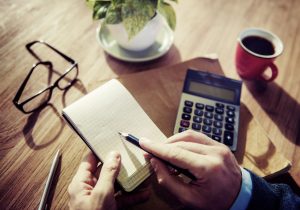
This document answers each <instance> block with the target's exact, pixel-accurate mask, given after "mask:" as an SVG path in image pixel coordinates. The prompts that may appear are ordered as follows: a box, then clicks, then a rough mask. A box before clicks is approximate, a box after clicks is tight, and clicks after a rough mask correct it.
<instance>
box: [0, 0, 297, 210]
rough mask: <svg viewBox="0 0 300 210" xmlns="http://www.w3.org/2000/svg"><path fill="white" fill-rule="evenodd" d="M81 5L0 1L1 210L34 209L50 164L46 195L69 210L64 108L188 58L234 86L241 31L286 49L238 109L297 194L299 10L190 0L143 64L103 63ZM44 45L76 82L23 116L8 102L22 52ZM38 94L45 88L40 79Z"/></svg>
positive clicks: (78, 145) (288, 0) (21, 70)
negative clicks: (269, 144) (207, 61)
mask: <svg viewBox="0 0 300 210" xmlns="http://www.w3.org/2000/svg"><path fill="white" fill-rule="evenodd" d="M84 2H85V1H84V0H77V1H75V0H73V1H58V0H54V1H51V3H45V2H44V1H38V0H29V1H22V2H20V1H9V2H7V1H2V2H1V3H0V11H1V13H0V19H1V24H0V28H1V30H0V43H1V49H0V58H1V62H0V78H1V84H0V87H1V88H0V97H1V100H0V107H1V114H0V122H1V125H0V142H1V146H0V177H1V181H0V208H1V209H34V208H37V206H38V204H39V201H40V198H41V195H42V191H43V189H44V182H45V180H46V177H47V175H48V172H49V168H50V165H51V161H52V158H53V156H54V154H55V152H56V151H57V149H58V148H61V150H62V153H63V157H62V163H61V165H60V167H59V177H58V178H57V179H56V180H55V181H56V185H55V186H53V189H54V190H52V192H51V193H52V196H51V197H52V206H51V208H57V209H65V208H66V207H67V201H68V195H67V191H66V190H67V186H68V184H69V183H70V181H71V179H72V177H73V175H74V173H75V171H76V170H77V166H78V164H79V162H80V161H81V159H82V157H83V155H84V154H85V152H86V151H87V147H86V146H85V145H84V143H83V142H82V141H81V140H79V137H78V136H77V135H76V134H75V133H74V132H72V130H71V129H70V128H69V127H68V126H67V125H66V123H65V122H64V121H63V119H62V118H61V116H60V113H61V110H62V108H63V107H65V106H67V105H68V104H70V103H72V102H73V101H74V100H76V99H78V98H80V97H81V96H83V95H84V94H86V93H87V92H90V91H91V90H93V89H94V88H96V87H97V86H99V85H101V84H102V83H103V81H105V80H107V79H110V78H114V77H117V76H118V75H122V74H128V73H134V72H137V71H142V70H147V69H151V68H155V67H160V66H163V65H171V64H175V63H178V62H181V61H184V60H187V59H191V58H193V57H198V56H201V55H205V54H209V53H217V54H218V56H219V59H220V62H221V64H222V67H223V69H224V71H225V74H226V75H227V76H230V77H233V78H239V77H238V75H237V73H236V70H235V66H234V55H235V47H236V38H237V36H238V34H239V32H240V31H241V30H243V29H244V28H247V27H261V28H265V29H268V30H271V31H273V32H274V33H276V34H277V35H278V36H279V37H280V38H281V39H282V41H283V43H284V45H285V49H284V53H283V55H282V56H281V57H279V58H278V59H277V61H276V64H277V66H278V68H279V76H278V78H277V79H276V80H275V82H273V83H272V84H269V86H268V88H267V89H266V90H265V91H259V92H258V91H255V90H253V89H252V88H250V87H249V86H248V87H247V86H244V88H243V95H242V100H243V102H244V103H245V104H246V105H247V107H248V108H249V110H250V111H251V112H252V114H253V115H254V117H255V118H257V119H258V121H259V122H260V123H261V125H262V127H263V128H264V129H265V131H266V133H267V135H268V136H269V138H270V139H271V140H272V141H273V142H274V144H275V145H276V146H277V147H278V148H280V150H281V151H282V153H283V154H284V155H285V157H287V158H288V159H289V160H290V161H292V163H293V167H292V169H291V174H292V176H293V178H294V179H295V181H296V182H297V183H298V185H300V77H299V66H300V47H299V46H300V21H299V20H300V1H298V0H285V1H280V0H268V1H267V0H266V1H263V2H262V1H254V0H248V1H241V0H226V1H225V0H220V1H209V0H201V1H199V0H188V1H183V0H182V1H180V3H179V4H178V5H176V6H175V8H176V11H177V18H178V22H177V28H176V31H175V41H174V45H173V46H172V48H171V50H170V51H169V53H168V54H167V55H165V56H164V57H162V58H160V59H158V60H156V61H153V62H148V63H146V64H130V63H126V62H121V61H118V60H115V59H114V58H111V57H109V56H107V55H106V54H105V53H104V52H103V50H102V49H101V47H100V46H99V44H98V43H97V41H96V32H95V31H96V27H97V26H98V22H93V21H92V18H91V11H90V10H89V9H88V8H87V7H86V6H85V3H84ZM36 39H42V40H45V41H47V42H48V43H50V44H52V45H53V46H55V47H57V48H58V49H59V50H61V51H63V52H64V53H66V54H67V55H69V56H70V57H72V58H74V59H75V60H76V61H77V62H78V63H79V72H80V73H79V79H80V80H79V81H78V82H77V83H76V84H75V85H74V86H73V87H71V88H70V89H69V90H68V91H65V92H62V91H59V90H58V89H56V90H54V92H53V96H52V99H51V104H52V105H51V106H48V107H46V108H45V109H43V110H42V111H40V112H37V113H34V114H30V115H24V114H22V113H21V112H20V111H18V110H17V109H16V108H15V107H14V106H13V104H12V99H13V97H14V95H15V93H16V91H17V89H18V87H19V85H20V83H21V82H22V81H23V80H24V78H25V76H26V75H27V73H28V71H29V69H30V68H31V66H32V64H33V63H35V62H36V59H35V58H34V57H33V56H32V55H30V54H29V53H28V52H27V51H26V49H25V47H24V46H25V44H26V43H28V42H30V41H32V40H36ZM34 83H35V84H37V85H42V84H43V81H41V79H40V78H39V77H38V79H36V80H34Z"/></svg>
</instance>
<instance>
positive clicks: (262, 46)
mask: <svg viewBox="0 0 300 210" xmlns="http://www.w3.org/2000/svg"><path fill="white" fill-rule="evenodd" d="M242 44H243V45H244V46H245V47H246V48H247V49H249V50H250V51H252V52H254V53H256V54H259V55H273V54H274V53H275V48H274V46H273V44H272V42H270V41H269V40H267V39H265V38H263V37H260V36H247V37H245V38H244V39H242Z"/></svg>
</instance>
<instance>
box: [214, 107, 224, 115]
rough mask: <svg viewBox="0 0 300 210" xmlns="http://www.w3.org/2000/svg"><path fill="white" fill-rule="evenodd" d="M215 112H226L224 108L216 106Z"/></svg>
mask: <svg viewBox="0 0 300 210" xmlns="http://www.w3.org/2000/svg"><path fill="white" fill-rule="evenodd" d="M215 112H216V113H217V114H224V109H221V108H216V109H215Z"/></svg>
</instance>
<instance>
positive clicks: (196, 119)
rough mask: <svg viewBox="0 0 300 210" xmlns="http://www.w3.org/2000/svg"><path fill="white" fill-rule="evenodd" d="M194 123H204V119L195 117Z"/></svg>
mask: <svg viewBox="0 0 300 210" xmlns="http://www.w3.org/2000/svg"><path fill="white" fill-rule="evenodd" d="M193 121H194V122H196V123H201V122H202V118H201V117H198V116H194V117H193Z"/></svg>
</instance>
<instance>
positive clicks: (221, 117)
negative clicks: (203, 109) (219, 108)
mask: <svg viewBox="0 0 300 210" xmlns="http://www.w3.org/2000/svg"><path fill="white" fill-rule="evenodd" d="M215 120H218V121H223V116H222V115H219V114H215Z"/></svg>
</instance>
